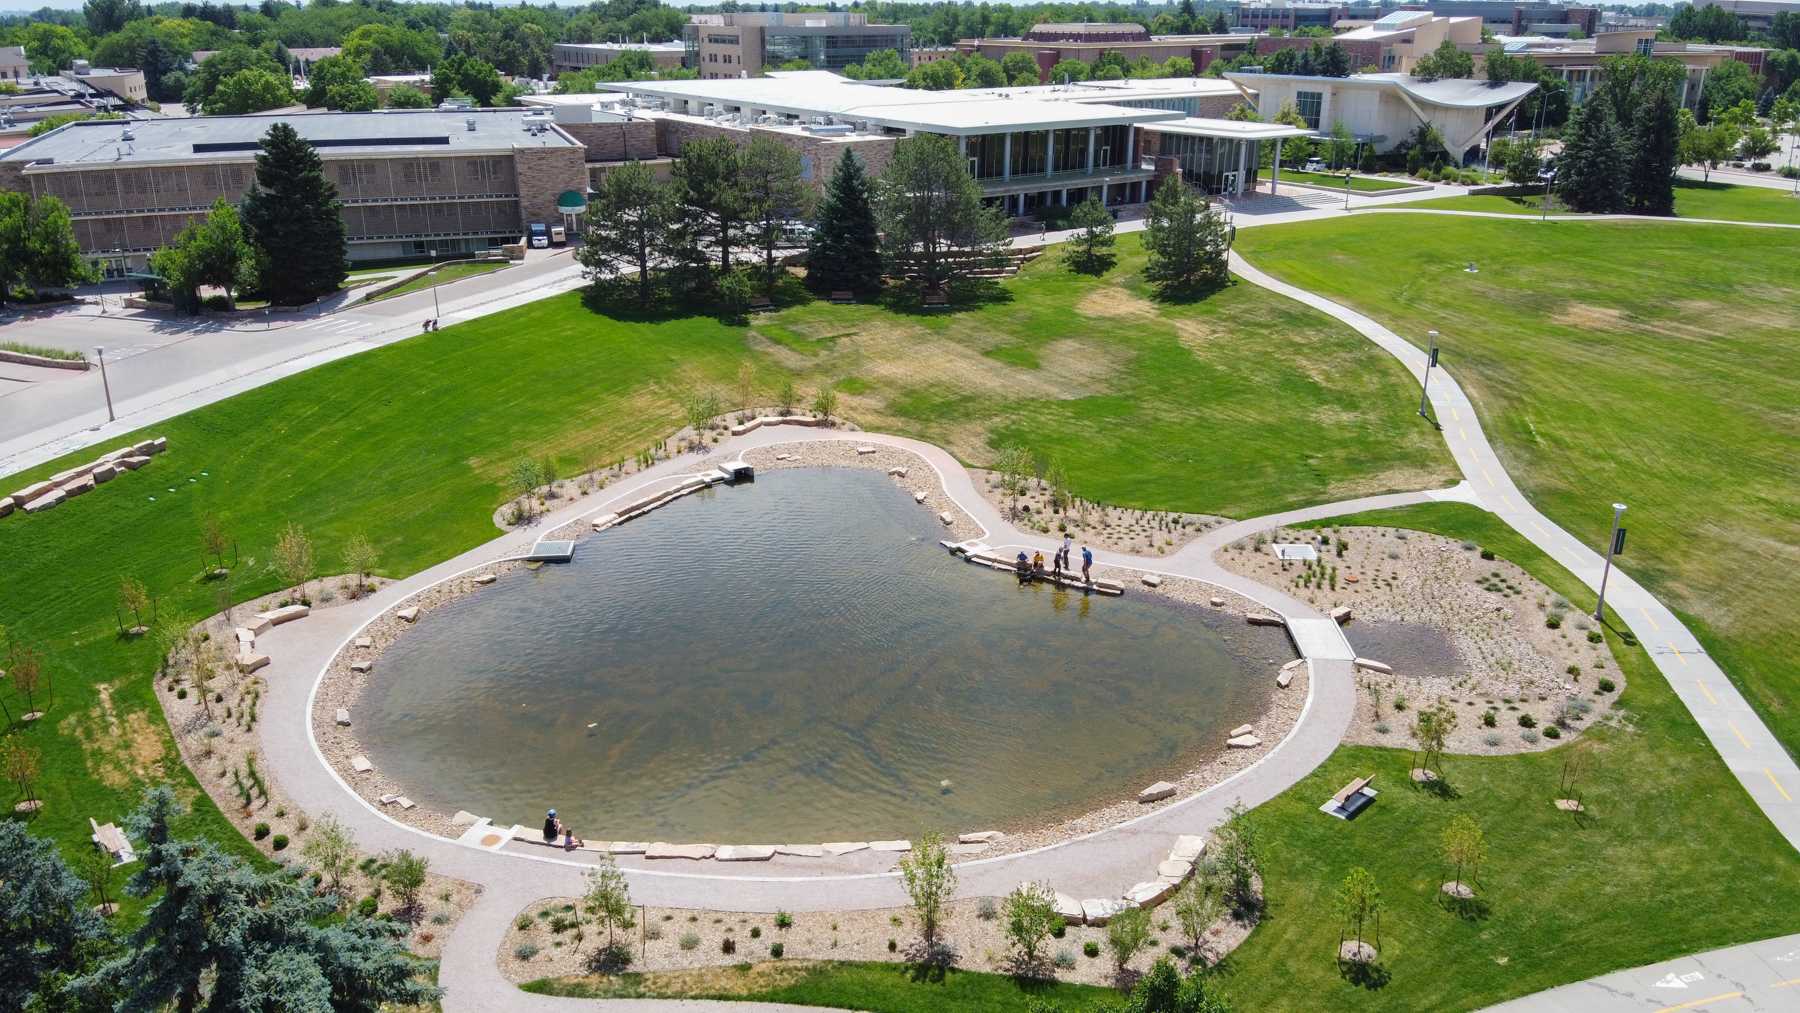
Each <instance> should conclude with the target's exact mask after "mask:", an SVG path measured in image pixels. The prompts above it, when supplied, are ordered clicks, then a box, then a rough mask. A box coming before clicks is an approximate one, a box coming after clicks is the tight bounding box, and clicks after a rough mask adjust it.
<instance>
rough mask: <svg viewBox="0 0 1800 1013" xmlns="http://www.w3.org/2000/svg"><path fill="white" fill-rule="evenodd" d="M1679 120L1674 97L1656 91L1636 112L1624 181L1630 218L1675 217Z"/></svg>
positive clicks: (1658, 89)
mask: <svg viewBox="0 0 1800 1013" xmlns="http://www.w3.org/2000/svg"><path fill="white" fill-rule="evenodd" d="M1680 147H1681V118H1680V116H1679V115H1678V114H1677V109H1676V106H1675V97H1674V95H1673V93H1672V92H1670V91H1669V90H1668V89H1666V88H1657V89H1655V90H1654V91H1652V92H1651V93H1650V95H1649V96H1648V99H1647V101H1646V102H1645V103H1644V105H1643V106H1641V107H1640V108H1639V109H1638V112H1637V118H1636V119H1635V120H1634V121H1633V122H1632V125H1631V140H1630V149H1631V164H1630V166H1629V168H1628V169H1627V174H1626V180H1625V203H1626V206H1627V208H1629V209H1630V210H1631V212H1632V213H1634V214H1640V215H1672V214H1674V213H1675V170H1676V168H1678V163H1679V161H1680Z"/></svg>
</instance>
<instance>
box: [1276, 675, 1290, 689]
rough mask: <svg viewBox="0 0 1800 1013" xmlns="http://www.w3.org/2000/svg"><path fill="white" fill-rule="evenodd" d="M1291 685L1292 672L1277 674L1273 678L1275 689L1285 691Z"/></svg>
mask: <svg viewBox="0 0 1800 1013" xmlns="http://www.w3.org/2000/svg"><path fill="white" fill-rule="evenodd" d="M1293 683H1294V673H1292V672H1288V671H1282V672H1281V673H1279V674H1277V675H1276V676H1275V686H1276V688H1277V689H1286V688H1288V687H1289V686H1291V685H1293Z"/></svg>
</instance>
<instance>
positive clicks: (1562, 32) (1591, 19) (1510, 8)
mask: <svg viewBox="0 0 1800 1013" xmlns="http://www.w3.org/2000/svg"><path fill="white" fill-rule="evenodd" d="M1399 7H1400V9H1402V10H1412V11H1429V12H1431V13H1432V14H1436V15H1437V16H1438V17H1443V18H1476V19H1478V20H1479V21H1480V22H1481V24H1482V26H1483V27H1485V28H1486V29H1487V30H1488V31H1490V32H1492V33H1494V34H1496V35H1526V34H1543V35H1557V36H1566V35H1569V34H1571V33H1572V32H1576V31H1579V32H1581V33H1582V34H1584V35H1592V34H1594V32H1596V31H1598V30H1599V27H1600V8H1599V7H1598V6H1595V5H1576V4H1569V3H1558V2H1556V0H1422V2H1419V3H1402V4H1400V5H1399Z"/></svg>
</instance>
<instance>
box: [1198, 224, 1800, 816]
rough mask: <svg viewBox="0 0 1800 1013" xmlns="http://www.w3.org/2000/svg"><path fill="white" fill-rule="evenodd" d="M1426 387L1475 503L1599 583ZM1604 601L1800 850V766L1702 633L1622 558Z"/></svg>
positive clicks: (1454, 387) (1472, 431)
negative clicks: (1684, 621)
mask: <svg viewBox="0 0 1800 1013" xmlns="http://www.w3.org/2000/svg"><path fill="white" fill-rule="evenodd" d="M1231 267H1232V271H1233V272H1234V273H1235V274H1237V275H1238V276H1239V277H1241V278H1243V279H1244V280H1245V281H1248V282H1250V283H1252V284H1255V285H1260V286H1262V287H1263V288H1267V289H1269V290H1270V291H1273V292H1277V293H1280V294H1282V295H1285V296H1287V297H1288V298H1290V299H1294V300H1296V301H1297V302H1300V303H1303V304H1305V305H1307V306H1310V307H1312V308H1314V309H1317V310H1319V311H1320V312H1323V313H1326V314H1328V315H1330V316H1332V317H1334V318H1336V319H1338V320H1341V321H1343V322H1344V323H1346V324H1348V325H1350V326H1351V327H1352V328H1355V329H1356V331H1357V333H1359V334H1362V335H1363V336H1364V337H1366V338H1368V339H1369V340H1370V341H1373V342H1375V344H1377V345H1379V346H1381V348H1382V349H1383V350H1385V351H1386V352H1388V353H1389V354H1390V355H1392V356H1394V357H1395V358H1397V359H1399V360H1400V362H1401V363H1402V364H1403V365H1405V366H1406V368H1407V369H1408V370H1409V371H1410V372H1411V373H1412V374H1413V375H1414V376H1416V377H1417V376H1422V375H1423V372H1424V369H1425V359H1426V354H1425V352H1424V350H1423V349H1420V348H1419V347H1418V346H1416V345H1413V344H1411V343H1410V342H1408V341H1406V340H1405V339H1404V338H1402V337H1400V336H1399V335H1398V334H1395V333H1394V332H1393V331H1391V330H1389V329H1387V328H1386V327H1384V326H1382V325H1381V324H1379V323H1376V322H1375V321H1374V320H1371V319H1370V318H1369V317H1367V316H1364V315H1363V314H1361V313H1358V312H1357V311H1355V310H1353V309H1350V308H1348V307H1346V306H1342V305H1340V304H1338V303H1335V302H1332V301H1331V300H1329V299H1326V298H1324V297H1322V296H1318V295H1314V294H1313V293H1311V292H1308V291H1305V290H1304V289H1300V288H1296V287H1295V286H1293V285H1289V284H1287V283H1286V282H1282V281H1277V280H1276V279H1274V278H1271V277H1270V276H1269V275H1267V274H1264V273H1263V272H1262V271H1260V270H1258V269H1256V268H1255V267H1253V266H1251V265H1250V264H1249V263H1248V262H1247V261H1245V260H1244V259H1243V258H1242V257H1240V256H1238V255H1237V254H1235V253H1234V254H1232V256H1231ZM1428 392H1429V394H1430V399H1431V409H1432V414H1433V416H1434V417H1435V418H1436V419H1437V421H1438V424H1439V425H1440V426H1441V428H1442V431H1443V434H1444V442H1445V443H1446V444H1447V445H1448V446H1449V448H1450V454H1451V456H1452V457H1453V458H1455V460H1456V465H1457V467H1458V468H1459V469H1461V471H1462V473H1463V476H1464V479H1465V481H1466V484H1467V487H1468V490H1469V491H1470V492H1471V493H1472V494H1473V496H1474V498H1475V499H1474V501H1475V502H1478V503H1479V504H1480V505H1482V506H1484V507H1486V508H1487V509H1488V510H1490V511H1492V512H1493V513H1494V514H1495V515H1497V516H1498V517H1499V518H1500V519H1501V520H1504V521H1505V522H1506V523H1507V525H1508V526H1510V527H1511V528H1512V529H1513V530H1515V531H1517V532H1519V533H1520V534H1521V535H1524V536H1525V538H1526V539H1528V540H1529V541H1530V542H1531V543H1532V544H1533V545H1536V546H1537V547H1538V548H1540V549H1542V550H1544V552H1545V553H1546V554H1548V555H1549V556H1550V557H1551V558H1552V559H1555V560H1556V561H1557V562H1558V563H1561V564H1562V565H1563V566H1564V567H1566V568H1567V569H1568V570H1569V571H1570V572H1571V573H1573V574H1575V576H1576V577H1578V578H1580V579H1581V581H1582V583H1584V584H1586V585H1587V586H1588V587H1590V588H1594V589H1596V590H1598V588H1599V586H1600V576H1601V569H1602V566H1603V564H1604V562H1605V560H1604V559H1603V558H1602V557H1601V555H1600V554H1599V553H1598V552H1596V551H1595V550H1594V549H1592V548H1590V547H1589V546H1587V545H1586V544H1585V543H1583V542H1581V541H1579V540H1578V539H1576V538H1575V537H1574V536H1573V535H1571V534H1569V533H1568V532H1567V531H1564V530H1563V529H1562V528H1560V527H1557V525H1556V524H1555V522H1553V521H1551V520H1550V519H1549V518H1548V517H1546V516H1545V515H1544V514H1543V513H1541V512H1539V511H1538V510H1537V509H1536V508H1534V507H1532V506H1531V505H1530V503H1528V502H1527V501H1526V499H1525V495H1524V493H1522V492H1520V491H1519V487H1518V486H1517V485H1515V484H1514V483H1513V480H1512V476H1510V475H1508V474H1507V473H1506V468H1505V467H1504V466H1503V465H1502V464H1501V462H1500V457H1499V455H1498V454H1497V453H1495V451H1494V448H1493V446H1492V445H1491V444H1490V443H1489V442H1488V439H1487V435H1486V434H1485V433H1483V432H1482V428H1481V421H1480V420H1479V419H1478V418H1477V417H1476V415H1475V409H1474V406H1473V405H1471V404H1470V402H1469V399H1468V396H1467V395H1466V394H1464V393H1463V389H1462V387H1461V385H1459V384H1458V383H1457V382H1456V380H1455V377H1454V376H1453V375H1452V374H1451V373H1450V371H1449V370H1447V369H1444V368H1442V367H1439V368H1438V369H1436V370H1434V371H1433V373H1432V377H1431V383H1430V386H1429V388H1428ZM1605 495H1606V494H1605V492H1604V491H1603V490H1601V491H1596V492H1595V496H1596V502H1595V504H1594V509H1595V511H1596V513H1597V514H1598V515H1601V516H1604V515H1605V514H1606V513H1607V512H1608V505H1607V502H1606V501H1605V499H1604V497H1605ZM1627 506H1629V504H1627ZM1606 601H1607V604H1608V605H1609V606H1610V607H1611V608H1612V610H1613V611H1614V612H1616V613H1617V614H1618V615H1619V617H1620V618H1621V619H1622V620H1623V621H1624V623H1625V625H1626V626H1627V627H1628V628H1629V629H1630V630H1631V632H1632V633H1633V634H1634V635H1635V636H1636V637H1637V639H1638V640H1639V641H1640V642H1641V643H1642V644H1643V645H1644V647H1645V649H1646V650H1648V651H1649V653H1650V656H1651V660H1653V661H1654V662H1655V663H1656V667H1657V669H1658V670H1659V671H1660V672H1661V673H1662V674H1663V677H1664V678H1666V679H1668V680H1669V685H1670V686H1671V687H1672V688H1673V689H1674V690H1675V695H1676V696H1677V697H1679V698H1680V700H1681V702H1682V704H1683V705H1685V706H1686V707H1687V709H1688V712H1689V713H1691V714H1692V715H1693V716H1694V721H1695V722H1696V723H1697V724H1699V726H1700V728H1701V730H1702V731H1704V732H1705V733H1706V737H1707V739H1708V740H1709V741H1710V742H1711V743H1712V745H1713V748H1714V749H1715V750H1717V751H1718V754H1719V756H1720V757H1722V758H1723V759H1724V760H1725V764H1726V766H1727V767H1729V768H1730V769H1731V772H1732V773H1733V774H1734V775H1736V777H1737V779H1738V783H1739V784H1741V785H1743V787H1744V790H1745V791H1746V792H1747V793H1749V795H1750V798H1751V799H1752V800H1753V801H1755V802H1756V804H1757V806H1758V807H1759V808H1761V809H1762V811H1763V814H1764V815H1765V816H1767V817H1768V818H1769V821H1770V822H1772V823H1774V824H1775V827H1776V829H1778V830H1780V831H1781V833H1782V836H1784V837H1786V838H1787V840H1788V843H1790V844H1792V845H1793V846H1794V847H1795V848H1796V849H1800V768H1796V766H1795V764H1794V761H1793V759H1792V758H1791V757H1789V756H1788V754H1787V751H1786V750H1785V749H1783V748H1782V746H1781V743H1780V742H1779V741H1777V740H1776V738H1775V736H1774V734H1773V733H1771V732H1770V731H1769V729H1768V726H1766V725H1764V724H1763V722H1762V719H1761V718H1760V717H1758V716H1757V715H1756V712H1755V711H1753V710H1752V709H1751V708H1750V705H1749V703H1747V702H1746V701H1745V700H1744V698H1743V696H1742V695H1741V694H1740V693H1739V692H1738V690H1737V687H1736V686H1734V685H1733V684H1732V682H1731V680H1730V679H1729V678H1727V677H1726V675H1725V673H1724V672H1723V671H1722V670H1721V669H1720V668H1719V666H1718V665H1716V664H1714V663H1713V660H1712V659H1711V658H1710V657H1708V656H1707V654H1706V651H1705V648H1703V647H1702V646H1701V645H1700V641H1699V639H1698V638H1696V637H1695V636H1694V635H1693V633H1691V632H1689V630H1688V628H1687V627H1686V626H1685V625H1683V624H1682V622H1681V620H1680V619H1678V618H1676V616H1675V614H1674V613H1673V612H1671V611H1670V610H1669V609H1668V608H1666V607H1665V606H1664V605H1663V604H1662V603H1661V602H1660V601H1658V600H1657V599H1656V596H1655V595H1653V594H1651V593H1650V592H1649V591H1648V590H1646V589H1645V588H1644V587H1643V585H1641V584H1639V583H1638V582H1637V581H1635V580H1633V579H1632V577H1631V575H1630V574H1629V573H1627V572H1625V571H1624V570H1623V569H1621V568H1620V566H1619V565H1617V563H1615V565H1614V566H1613V570H1612V576H1611V578H1610V579H1609V580H1608V583H1607V591H1606Z"/></svg>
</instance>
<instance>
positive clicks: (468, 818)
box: [450, 809, 481, 830]
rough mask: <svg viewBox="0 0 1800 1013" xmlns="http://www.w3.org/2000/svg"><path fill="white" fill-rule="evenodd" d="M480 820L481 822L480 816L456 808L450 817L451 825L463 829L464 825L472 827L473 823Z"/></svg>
mask: <svg viewBox="0 0 1800 1013" xmlns="http://www.w3.org/2000/svg"><path fill="white" fill-rule="evenodd" d="M480 822H481V817H479V816H477V815H475V814H474V813H472V812H470V811H468V810H467V809H458V810H456V815H455V816H452V817H450V825H451V826H453V827H456V828H457V829H459V830H460V829H463V828H464V827H472V826H474V825H475V824H477V823H480Z"/></svg>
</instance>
